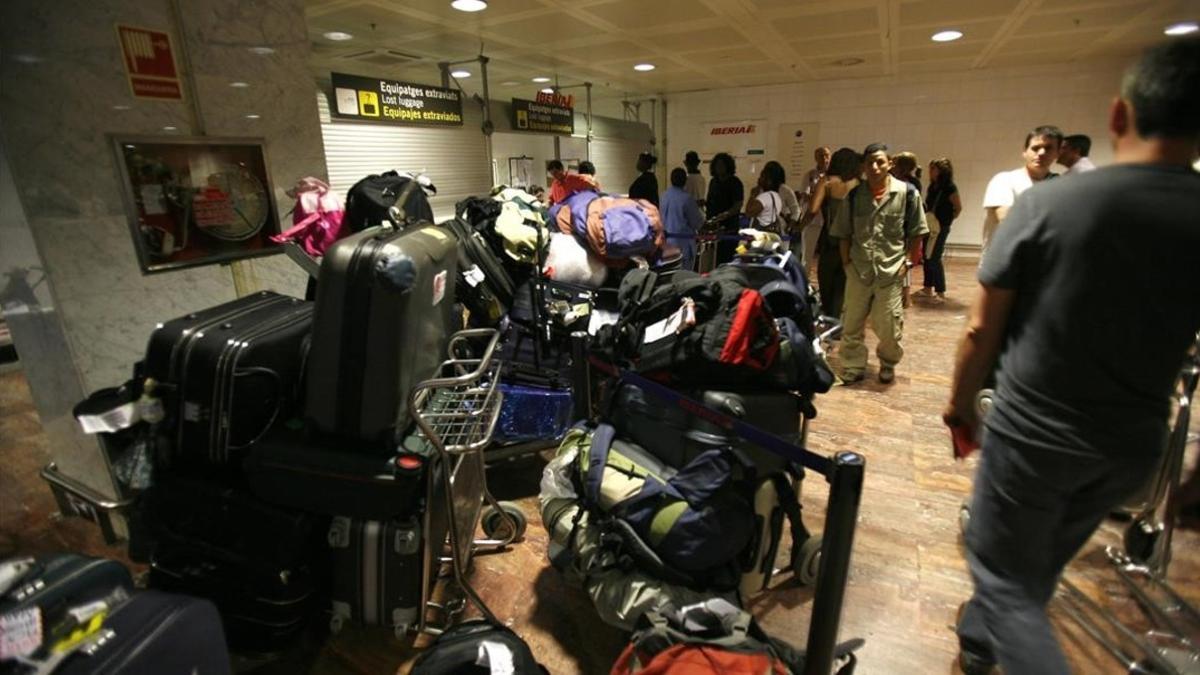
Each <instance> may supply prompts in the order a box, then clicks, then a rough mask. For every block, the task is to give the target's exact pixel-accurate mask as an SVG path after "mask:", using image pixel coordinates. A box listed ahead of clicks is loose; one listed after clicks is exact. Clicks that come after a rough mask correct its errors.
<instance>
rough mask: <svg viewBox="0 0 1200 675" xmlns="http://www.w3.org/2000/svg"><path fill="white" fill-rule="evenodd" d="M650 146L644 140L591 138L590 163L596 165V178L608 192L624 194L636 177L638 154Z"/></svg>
mask: <svg viewBox="0 0 1200 675" xmlns="http://www.w3.org/2000/svg"><path fill="white" fill-rule="evenodd" d="M649 147H650V146H649V145H648V144H647V143H646V142H645V141H631V140H629V139H625V138H593V139H592V147H591V154H592V163H593V164H595V165H596V179H597V180H599V181H600V185H601V186H603V187H604V189H605V190H606V191H608V192H615V193H620V194H625V193H626V192H628V191H629V186H630V185H631V184H632V183H633V180H634V179H635V178H637V176H638V171H637V158H638V154H639V153H641V152H643V151H645V150H647V149H648V148H649Z"/></svg>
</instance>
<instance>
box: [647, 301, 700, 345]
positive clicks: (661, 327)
mask: <svg viewBox="0 0 1200 675" xmlns="http://www.w3.org/2000/svg"><path fill="white" fill-rule="evenodd" d="M695 325H696V301H695V300H692V299H691V298H684V299H683V301H682V302H681V303H680V307H679V309H678V310H677V311H676V312H675V313H674V314H672V315H671V316H668V317H667V318H665V319H663V320H662V321H657V322H655V323H652V324H650V325H649V326H646V330H645V332H644V333H643V336H642V344H644V345H648V344H651V343H654V342H658V341H659V340H662V339H664V338H666V337H669V336H671V335H677V334H679V333H682V332H683V331H685V330H687V329H688V328H691V327H692V326H695Z"/></svg>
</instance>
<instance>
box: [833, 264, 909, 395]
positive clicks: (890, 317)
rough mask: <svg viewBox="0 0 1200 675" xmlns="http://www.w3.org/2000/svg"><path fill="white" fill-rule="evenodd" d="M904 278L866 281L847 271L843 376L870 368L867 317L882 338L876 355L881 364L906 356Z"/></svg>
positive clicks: (843, 324) (842, 346)
mask: <svg viewBox="0 0 1200 675" xmlns="http://www.w3.org/2000/svg"><path fill="white" fill-rule="evenodd" d="M903 292H904V277H903V276H899V277H895V278H890V279H886V280H884V279H880V278H879V277H876V279H875V282H874V283H872V284H867V283H865V282H863V281H862V279H860V278H859V276H858V274H857V273H856V272H855V271H854V270H853V269H852V268H851V269H848V270H847V271H846V294H845V299H844V304H843V307H842V345H841V347H839V348H838V353H839V354H840V357H841V361H842V371H843V377H846V376H847V375H857V374H859V373H861V372H862V371H864V370H866V368H867V345H866V342H865V341H864V339H865V336H866V332H867V317H868V316H870V318H871V329H872V330H874V331H875V335H876V336H878V337H879V346H878V347H877V348H876V350H875V355H876V356H878V357H879V363H880V365H882V366H888V367H895V365H896V364H897V363H900V359H901V358H902V357H903V356H904V348H903V347H901V346H900V340H901V338H903V336H904V307H903V304H902V300H903Z"/></svg>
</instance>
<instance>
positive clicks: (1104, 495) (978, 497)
mask: <svg viewBox="0 0 1200 675" xmlns="http://www.w3.org/2000/svg"><path fill="white" fill-rule="evenodd" d="M982 453H983V459H982V461H981V462H980V464H979V468H978V469H977V471H976V474H975V486H974V493H973V495H972V498H971V520H970V523H969V524H968V525H967V532H966V537H965V539H966V547H967V561H968V563H969V564H970V568H971V578H972V580H973V581H974V583H975V593H974V595H972V596H971V600H970V601H969V602H968V603H967V606H966V609H965V610H964V611H963V613H962V616H961V618H960V619H959V623H958V639H959V645H960V648H961V649H962V650H963V651H964V652H967V653H969V654H971V655H973V656H975V657H976V658H979V659H982V660H984V661H989V662H992V663H999V664H1000V667H1001V669H1002V670H1003V671H1004V672H1006V673H1021V674H1022V675H1067V674H1068V673H1070V669H1069V667H1068V665H1067V660H1066V657H1065V656H1064V654H1063V651H1062V649H1061V648H1060V647H1059V645H1058V642H1057V641H1056V640H1055V638H1054V634H1053V632H1052V630H1051V627H1050V620H1049V618H1048V617H1047V616H1046V604H1047V603H1048V602H1049V601H1050V599H1051V598H1052V597H1053V596H1054V591H1055V588H1056V587H1057V586H1058V578H1059V575H1060V574H1062V571H1063V568H1064V567H1066V565H1067V563H1068V562H1070V561H1071V558H1073V557H1075V554H1076V553H1077V552H1078V551H1079V549H1080V548H1081V547H1082V546H1083V545H1084V544H1085V543H1086V542H1087V540H1088V539H1089V538H1090V537H1091V536H1092V533H1093V532H1094V531H1095V530H1096V528H1097V527H1098V526H1099V525H1100V522H1101V521H1102V520H1104V518H1105V516H1106V515H1107V514H1108V513H1109V512H1110V511H1111V510H1112V509H1113V508H1114V507H1116V506H1117V505H1119V504H1120V503H1122V501H1123V500H1124V499H1125V498H1127V497H1128V496H1129V495H1131V494H1133V493H1134V492H1135V491H1136V490H1137V489H1138V488H1140V487H1141V486H1142V485H1144V484H1145V483H1146V482H1147V481H1148V480H1149V479H1150V476H1151V474H1153V473H1154V470H1155V469H1156V467H1157V466H1158V465H1159V461H1158V459H1157V456H1156V455H1155V453H1147V454H1131V455H1129V456H1124V457H1103V456H1093V455H1085V454H1072V453H1065V452H1056V451H1053V450H1046V449H1042V448H1034V447H1026V446H1024V445H1022V444H1021V443H1018V442H1015V441H1012V440H1010V439H1008V438H1004V437H1001V436H999V435H998V434H995V433H990V432H986V433H985V434H984V438H983V444H982Z"/></svg>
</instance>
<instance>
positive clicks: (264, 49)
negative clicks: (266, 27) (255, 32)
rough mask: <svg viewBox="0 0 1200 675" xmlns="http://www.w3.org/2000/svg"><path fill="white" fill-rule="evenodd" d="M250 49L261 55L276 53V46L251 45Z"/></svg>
mask: <svg viewBox="0 0 1200 675" xmlns="http://www.w3.org/2000/svg"><path fill="white" fill-rule="evenodd" d="M250 51H251V52H252V53H254V54H258V55H259V56H266V55H267V54H274V53H275V48H274V47H251V48H250Z"/></svg>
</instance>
